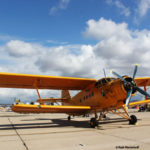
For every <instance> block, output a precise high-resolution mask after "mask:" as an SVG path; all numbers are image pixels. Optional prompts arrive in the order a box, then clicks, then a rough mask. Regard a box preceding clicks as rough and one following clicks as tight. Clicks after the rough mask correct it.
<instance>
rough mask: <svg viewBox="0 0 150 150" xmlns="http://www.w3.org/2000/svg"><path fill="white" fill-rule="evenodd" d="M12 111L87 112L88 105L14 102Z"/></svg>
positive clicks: (89, 108) (88, 109) (88, 110)
mask: <svg viewBox="0 0 150 150" xmlns="http://www.w3.org/2000/svg"><path fill="white" fill-rule="evenodd" d="M12 111H14V112H18V113H79V114H83V113H88V112H90V111H91V107H90V106H55V105H28V104H16V105H13V106H12Z"/></svg>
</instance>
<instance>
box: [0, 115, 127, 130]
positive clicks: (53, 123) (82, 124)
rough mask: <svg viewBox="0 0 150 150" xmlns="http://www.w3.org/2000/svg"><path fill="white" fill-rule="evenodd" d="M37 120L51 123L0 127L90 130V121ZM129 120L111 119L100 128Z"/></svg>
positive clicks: (4, 126) (100, 123) (10, 128)
mask: <svg viewBox="0 0 150 150" xmlns="http://www.w3.org/2000/svg"><path fill="white" fill-rule="evenodd" d="M35 120H49V121H50V122H43V123H39V122H38V123H24V121H33V119H31V120H29V119H28V120H21V121H23V123H17V124H3V125H0V130H14V129H34V128H36V129H37V128H58V127H60V128H61V127H76V128H90V126H89V121H87V120H86V121H76V120H71V121H68V120H66V119H62V118H61V119H46V118H44V119H41V118H36V119H35ZM127 121H128V120H125V119H121V118H115V119H109V120H105V121H100V122H99V126H101V125H103V124H113V123H117V122H127ZM120 125H121V124H119V125H118V126H117V125H116V126H115V127H116V128H120Z"/></svg>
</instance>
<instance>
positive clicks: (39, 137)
mask: <svg viewBox="0 0 150 150" xmlns="http://www.w3.org/2000/svg"><path fill="white" fill-rule="evenodd" d="M133 111H134V110H133ZM132 114H134V115H136V116H137V118H138V123H137V124H136V125H129V123H128V121H126V120H124V119H120V118H118V116H116V115H112V114H109V115H107V116H108V117H109V118H111V119H108V120H107V119H106V120H105V121H101V122H100V124H99V126H98V127H97V128H95V129H93V128H90V127H89V120H90V117H87V118H85V117H75V118H72V120H71V121H70V122H68V120H67V115H65V114H17V113H13V112H0V150H116V149H118V150H119V149H128V150H130V149H132V150H136V149H138V150H149V149H150V112H133V113H132Z"/></svg>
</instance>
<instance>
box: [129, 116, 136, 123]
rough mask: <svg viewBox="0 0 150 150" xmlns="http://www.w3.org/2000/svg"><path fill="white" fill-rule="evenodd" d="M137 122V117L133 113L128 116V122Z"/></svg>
mask: <svg viewBox="0 0 150 150" xmlns="http://www.w3.org/2000/svg"><path fill="white" fill-rule="evenodd" d="M136 122H137V118H136V116H135V115H131V116H130V120H129V124H131V125H134V124H136Z"/></svg>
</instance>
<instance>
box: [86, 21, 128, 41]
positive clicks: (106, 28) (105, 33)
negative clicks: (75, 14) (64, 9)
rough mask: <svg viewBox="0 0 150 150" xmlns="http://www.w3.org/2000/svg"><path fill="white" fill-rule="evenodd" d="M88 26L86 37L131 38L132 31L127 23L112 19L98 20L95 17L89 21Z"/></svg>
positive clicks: (99, 38) (98, 38)
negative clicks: (118, 22)
mask: <svg viewBox="0 0 150 150" xmlns="http://www.w3.org/2000/svg"><path fill="white" fill-rule="evenodd" d="M87 25H88V26H87V28H86V30H85V32H84V35H85V36H86V37H90V38H95V39H97V40H101V39H104V38H105V39H108V38H109V37H118V38H119V39H120V38H124V39H130V38H131V37H130V36H131V35H130V31H129V30H128V25H127V24H126V23H120V24H117V23H115V22H113V21H111V20H105V19H104V18H100V19H99V20H98V21H95V20H93V19H91V20H89V21H88V22H87Z"/></svg>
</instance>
